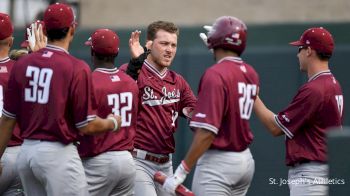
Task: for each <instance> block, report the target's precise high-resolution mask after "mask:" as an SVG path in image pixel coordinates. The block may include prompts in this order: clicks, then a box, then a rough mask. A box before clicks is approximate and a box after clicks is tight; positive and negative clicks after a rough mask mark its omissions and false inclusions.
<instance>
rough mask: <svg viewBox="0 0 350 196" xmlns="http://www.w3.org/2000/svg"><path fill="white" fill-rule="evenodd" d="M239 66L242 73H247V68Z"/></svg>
mask: <svg viewBox="0 0 350 196" xmlns="http://www.w3.org/2000/svg"><path fill="white" fill-rule="evenodd" d="M239 68H240V69H241V71H243V72H244V73H247V68H245V66H244V65H241V66H239Z"/></svg>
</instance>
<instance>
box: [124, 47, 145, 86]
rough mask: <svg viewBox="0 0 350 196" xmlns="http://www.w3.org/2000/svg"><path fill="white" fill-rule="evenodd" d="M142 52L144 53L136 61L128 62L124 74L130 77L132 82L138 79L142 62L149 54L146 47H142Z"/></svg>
mask: <svg viewBox="0 0 350 196" xmlns="http://www.w3.org/2000/svg"><path fill="white" fill-rule="evenodd" d="M143 50H144V51H145V52H144V53H143V54H141V55H140V56H139V57H137V58H136V59H131V60H130V61H129V64H128V68H127V69H126V74H128V75H129V76H131V77H132V78H133V79H134V80H137V79H138V77H139V73H140V70H141V67H142V65H143V62H144V61H145V59H146V58H147V56H148V54H149V53H150V52H151V51H150V50H148V49H147V48H146V47H143Z"/></svg>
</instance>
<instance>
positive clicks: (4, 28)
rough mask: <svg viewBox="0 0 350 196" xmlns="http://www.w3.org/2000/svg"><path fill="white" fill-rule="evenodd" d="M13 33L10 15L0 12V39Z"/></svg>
mask: <svg viewBox="0 0 350 196" xmlns="http://www.w3.org/2000/svg"><path fill="white" fill-rule="evenodd" d="M12 33H13V26H12V22H11V19H10V16H9V15H7V14H4V13H0V40H4V39H5V38H8V37H10V36H11V35H12Z"/></svg>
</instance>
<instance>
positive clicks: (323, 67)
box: [307, 60, 329, 78]
mask: <svg viewBox="0 0 350 196" xmlns="http://www.w3.org/2000/svg"><path fill="white" fill-rule="evenodd" d="M327 70H329V66H328V61H319V60H318V61H317V62H313V63H311V64H310V65H309V67H308V69H307V76H308V78H311V77H312V76H314V75H315V74H317V73H320V72H322V71H327Z"/></svg>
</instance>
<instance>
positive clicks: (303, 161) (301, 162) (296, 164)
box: [291, 160, 311, 167]
mask: <svg viewBox="0 0 350 196" xmlns="http://www.w3.org/2000/svg"><path fill="white" fill-rule="evenodd" d="M310 162H311V161H310V160H302V161H299V162H296V163H293V164H292V165H291V166H292V167H296V166H299V165H302V164H305V163H310Z"/></svg>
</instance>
